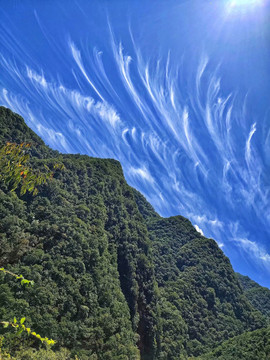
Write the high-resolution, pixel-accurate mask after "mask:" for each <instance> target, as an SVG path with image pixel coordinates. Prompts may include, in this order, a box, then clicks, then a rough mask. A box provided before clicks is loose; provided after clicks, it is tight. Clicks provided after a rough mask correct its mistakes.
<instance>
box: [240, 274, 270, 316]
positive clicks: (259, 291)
mask: <svg viewBox="0 0 270 360" xmlns="http://www.w3.org/2000/svg"><path fill="white" fill-rule="evenodd" d="M236 275H237V277H238V280H239V281H240V284H241V286H242V288H243V290H244V294H245V296H246V297H247V298H248V300H249V301H250V302H251V304H252V305H253V306H254V308H255V309H257V310H259V311H260V312H261V313H262V314H263V315H264V316H266V317H267V319H268V322H269V321H270V290H269V289H268V288H266V287H263V286H260V285H259V284H257V283H256V282H255V281H253V280H251V279H250V278H249V277H248V276H244V275H241V274H238V273H236Z"/></svg>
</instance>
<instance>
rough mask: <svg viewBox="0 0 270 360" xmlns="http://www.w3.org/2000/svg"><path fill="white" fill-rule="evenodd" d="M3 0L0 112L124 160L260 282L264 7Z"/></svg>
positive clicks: (198, 0)
mask: <svg viewBox="0 0 270 360" xmlns="http://www.w3.org/2000/svg"><path fill="white" fill-rule="evenodd" d="M0 5H1V6H0V20H1V21H0V43H1V47H0V104H1V105H4V106H7V107H9V108H11V109H12V110H13V111H15V112H17V113H19V114H21V115H22V116H23V117H24V119H25V120H26V123H27V124H28V125H29V126H30V127H31V128H32V129H33V130H34V131H35V132H36V133H38V134H39V135H40V136H41V137H42V138H43V139H44V140H45V142H46V143H47V144H49V145H50V146H51V147H52V148H54V149H58V150H60V151H62V152H67V153H82V154H89V155H91V156H97V157H103V158H115V159H118V160H119V161H121V164H122V166H123V169H124V173H125V176H126V179H127V181H128V183H129V184H130V185H132V186H134V187H135V188H137V189H138V190H140V191H141V192H142V193H143V194H144V195H145V196H146V198H147V199H148V200H149V201H150V202H151V204H152V205H153V206H154V207H155V209H156V210H157V211H158V212H159V213H160V214H161V215H163V216H171V215H177V214H181V215H183V216H186V217H188V218H189V219H190V220H191V221H192V223H193V224H194V226H196V227H197V229H198V230H199V231H202V232H203V233H204V234H205V235H206V236H207V237H212V238H214V239H215V240H216V241H217V242H218V244H219V246H220V247H221V248H222V250H223V251H224V252H225V254H226V255H227V256H228V257H229V258H230V260H231V262H232V265H233V267H234V269H235V270H236V271H239V272H241V273H243V274H246V275H249V276H250V277H251V278H253V279H254V280H256V281H258V282H259V283H260V284H262V285H265V286H268V287H269V286H270V280H269V274H270V244H269V239H270V230H269V224H270V196H269V191H270V106H269V97H270V26H269V21H270V11H269V1H268V0H218V1H213V0H182V1H179V0H177V1H176V0H169V1H157V0H155V1H154V0H149V1H135V0H134V1H131V0H130V1H120V0H113V1H112V0H110V1H103V0H97V1H94V0H93V1H86V0H85V1H82V0H77V1H59V0H58V1H57V0H54V1H52V0H48V1H33V0H32V1H29V0H25V1H22V2H18V1H8V2H7V1H4V0H0Z"/></svg>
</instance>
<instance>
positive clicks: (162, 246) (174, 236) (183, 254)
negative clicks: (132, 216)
mask: <svg viewBox="0 0 270 360" xmlns="http://www.w3.org/2000/svg"><path fill="white" fill-rule="evenodd" d="M138 198H139V196H138V195H137V196H136V200H137V204H138V207H139V210H140V211H141V213H142V215H143V216H144V217H145V220H146V223H147V228H148V231H149V234H150V239H151V242H152V245H153V255H154V264H155V275H156V280H157V282H158V287H159V291H160V296H161V298H162V301H161V309H163V310H161V311H164V318H166V317H167V312H169V311H170V310H169V309H171V310H173V311H174V316H173V317H172V318H171V319H170V321H168V322H166V321H165V322H164V319H162V322H163V324H164V326H163V330H162V335H161V348H162V349H163V353H164V354H165V353H167V354H169V355H168V359H177V351H176V350H174V348H173V347H171V346H168V343H167V338H171V339H172V338H173V339H174V342H175V344H178V346H176V348H181V346H182V347H183V348H185V350H186V352H187V354H188V355H198V354H200V353H202V352H205V351H206V350H207V349H210V348H212V347H214V346H215V344H217V343H221V342H222V341H224V340H225V339H228V338H229V337H233V336H235V335H237V334H240V333H242V332H243V331H245V329H250V330H253V329H256V328H257V327H260V326H262V324H264V323H265V322H264V320H263V319H262V316H261V315H260V314H259V313H258V312H256V311H254V308H252V306H251V304H250V303H249V301H248V300H247V299H246V297H245V296H244V294H243V292H242V290H241V287H240V285H239V282H238V280H237V277H236V275H235V273H234V271H233V269H232V267H231V264H230V261H229V259H228V258H227V257H226V256H225V255H224V254H223V252H222V250H220V249H219V247H218V245H217V243H216V242H215V241H214V240H211V239H206V238H204V237H203V236H201V235H200V234H199V233H198V232H197V231H196V230H195V228H194V227H193V226H192V224H191V223H190V221H189V220H187V219H185V218H183V217H181V216H174V217H170V218H167V219H164V218H161V217H159V216H157V214H156V213H154V212H153V211H152V212H151V211H149V205H148V203H147V202H146V200H145V199H144V198H143V196H142V195H140V198H139V200H138ZM143 204H145V206H143ZM142 209H145V210H142ZM147 209H148V210H147ZM179 323H182V326H181V331H174V329H178V327H179ZM171 334H173V337H172V335H171ZM164 356H165V355H164ZM164 358H165V357H164Z"/></svg>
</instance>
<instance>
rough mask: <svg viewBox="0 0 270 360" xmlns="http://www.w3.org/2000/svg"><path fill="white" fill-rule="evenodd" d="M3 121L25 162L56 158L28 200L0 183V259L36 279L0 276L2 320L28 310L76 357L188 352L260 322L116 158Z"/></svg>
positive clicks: (224, 264) (206, 245)
mask: <svg viewBox="0 0 270 360" xmlns="http://www.w3.org/2000/svg"><path fill="white" fill-rule="evenodd" d="M0 126H1V127H0V128H1V130H0V142H1V144H0V145H1V146H3V145H5V144H6V143H7V142H15V143H22V142H27V143H30V144H31V147H30V150H29V151H30V153H31V167H32V168H33V169H40V171H42V169H43V168H44V165H46V166H47V167H48V168H49V169H53V166H54V165H55V164H62V165H63V166H64V168H63V169H61V170H60V169H58V170H55V172H54V176H53V178H52V179H51V181H49V182H48V183H47V184H46V185H42V186H40V188H39V192H38V194H37V195H36V196H33V195H32V194H29V193H26V194H25V195H23V196H20V193H19V189H18V191H16V192H10V191H9V190H10V189H9V188H8V186H7V185H6V184H5V183H3V182H2V183H0V265H1V266H4V267H5V268H6V269H8V270H10V271H12V272H14V273H17V274H23V276H24V277H26V278H28V279H31V280H34V281H35V285H34V286H33V287H28V288H26V289H24V290H22V288H21V286H20V284H19V283H18V282H16V281H13V280H12V279H9V277H8V275H6V276H4V275H3V274H2V275H1V277H0V321H4V320H6V321H11V320H12V319H13V317H14V316H16V317H17V318H20V317H23V316H24V317H26V319H27V320H26V321H27V323H28V325H30V326H31V328H33V329H35V331H37V332H38V333H40V334H41V335H42V336H48V337H50V338H53V339H55V340H56V341H57V343H56V345H54V347H53V350H54V351H58V350H59V349H60V348H61V347H64V348H66V349H67V351H70V354H69V355H67V356H65V357H63V356H64V355H61V356H62V357H61V359H69V358H72V356H74V355H75V354H77V355H78V356H79V359H81V360H86V359H87V360H88V359H92V360H94V359H102V360H103V359H104V360H105V359H108V360H113V359H118V360H121V359H122V360H124V359H130V360H133V359H145V360H147V359H160V360H161V359H163V360H166V359H168V360H176V359H178V360H179V359H187V357H188V356H199V355H201V354H203V353H205V352H207V351H209V350H210V349H212V348H213V347H215V346H217V345H219V344H220V343H222V342H223V341H224V340H226V339H228V338H229V337H232V336H235V335H238V334H241V333H243V332H245V331H249V330H254V329H257V328H261V327H263V326H265V324H266V320H265V317H264V316H263V315H262V314H261V313H260V312H259V311H257V310H256V309H255V308H254V307H253V306H252V305H251V304H250V302H249V300H248V299H247V297H246V296H245V295H244V292H243V289H242V288H241V286H240V284H239V282H238V279H237V276H236V275H235V273H234V271H233V269H232V267H231V264H230V262H229V260H228V258H227V257H226V256H225V255H224V254H223V252H222V251H221V250H220V249H219V247H218V246H217V244H216V242H215V241H214V240H211V239H206V238H205V237H203V236H201V235H200V234H199V233H198V232H197V231H196V230H195V228H194V227H193V226H192V224H191V223H190V221H189V220H187V219H185V218H183V217H181V216H176V217H171V218H162V217H160V216H159V215H158V214H157V213H156V212H155V211H154V209H153V208H152V206H151V205H150V204H149V203H148V202H147V201H146V200H145V198H144V197H143V196H142V195H141V194H140V193H139V192H138V191H136V190H135V189H133V188H131V187H130V186H129V185H128V184H127V183H126V181H125V179H124V176H123V172H122V168H121V165H120V163H119V162H117V161H115V160H111V159H96V158H91V157H88V156H82V155H67V154H60V153H58V152H57V151H53V150H51V149H49V148H48V147H47V146H46V145H45V144H44V143H43V141H42V140H41V139H40V138H39V137H38V136H37V135H36V134H34V133H33V132H32V131H31V130H30V129H29V128H28V127H27V126H26V125H25V123H24V121H23V119H22V118H21V117H20V116H18V115H16V114H14V113H12V112H11V111H10V110H8V109H6V108H3V107H1V108H0ZM1 332H2V333H3V334H5V333H6V330H5V329H1ZM5 341H6V343H4V344H3V346H7V347H9V350H10V351H11V352H12V353H13V354H15V353H16V351H17V350H19V349H20V346H22V347H23V348H25V347H26V346H29V343H28V342H27V339H26V340H24V338H22V339H21V340H20V341H17V342H15V343H14V341H13V342H12V341H11V340H9V337H7V336H5ZM5 344H6V345H5ZM10 344H11V345H10ZM27 344H28V345H27ZM30 345H31V346H32V347H33V348H35V347H36V346H38V344H37V343H35V342H33V343H31V344H30ZM44 351H45V350H44ZM20 353H22V350H21V351H20ZM20 353H18V352H17V355H16V359H21V358H23V357H20V356H21V355H20ZM25 356H26V355H25ZM27 356H28V357H25V359H30V355H29V353H28V355H27ZM42 356H43V358H44V359H45V355H42ZM39 358H40V357H39ZM33 359H34V357H33ZM59 359H60V355H59Z"/></svg>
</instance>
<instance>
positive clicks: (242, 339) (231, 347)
mask: <svg viewBox="0 0 270 360" xmlns="http://www.w3.org/2000/svg"><path fill="white" fill-rule="evenodd" d="M269 358H270V328H264V329H260V330H255V331H252V332H246V333H244V334H242V335H239V336H236V337H234V338H232V339H230V340H228V341H225V342H224V343H223V344H222V345H221V346H219V347H217V348H216V349H214V350H213V351H212V352H210V353H208V354H205V355H203V356H201V357H199V358H197V359H198V360H236V359H237V360H268V359H269Z"/></svg>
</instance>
